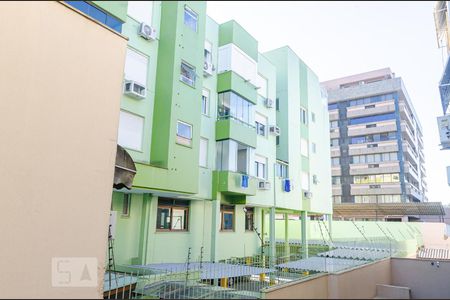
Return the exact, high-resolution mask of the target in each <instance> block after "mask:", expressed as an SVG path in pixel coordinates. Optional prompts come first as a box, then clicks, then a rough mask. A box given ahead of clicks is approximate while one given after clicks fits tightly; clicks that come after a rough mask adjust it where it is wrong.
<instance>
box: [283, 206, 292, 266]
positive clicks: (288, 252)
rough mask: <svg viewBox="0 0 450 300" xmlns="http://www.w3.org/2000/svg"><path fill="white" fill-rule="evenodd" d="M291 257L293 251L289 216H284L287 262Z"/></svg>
mask: <svg viewBox="0 0 450 300" xmlns="http://www.w3.org/2000/svg"><path fill="white" fill-rule="evenodd" d="M290 255H291V249H290V247H289V214H287V213H285V214H284V256H286V258H287V260H289V257H290Z"/></svg>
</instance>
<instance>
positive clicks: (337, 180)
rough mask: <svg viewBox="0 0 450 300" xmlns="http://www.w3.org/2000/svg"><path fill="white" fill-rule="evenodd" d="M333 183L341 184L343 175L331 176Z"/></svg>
mask: <svg viewBox="0 0 450 300" xmlns="http://www.w3.org/2000/svg"><path fill="white" fill-rule="evenodd" d="M331 183H332V184H341V177H340V176H331Z"/></svg>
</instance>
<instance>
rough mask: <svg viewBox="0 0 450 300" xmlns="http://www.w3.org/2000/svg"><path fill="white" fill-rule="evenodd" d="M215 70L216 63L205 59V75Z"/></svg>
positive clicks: (209, 74)
mask: <svg viewBox="0 0 450 300" xmlns="http://www.w3.org/2000/svg"><path fill="white" fill-rule="evenodd" d="M214 71H215V68H214V65H213V64H212V63H211V62H208V61H205V64H204V65H203V75H205V76H211V75H212V73H213V72H214Z"/></svg>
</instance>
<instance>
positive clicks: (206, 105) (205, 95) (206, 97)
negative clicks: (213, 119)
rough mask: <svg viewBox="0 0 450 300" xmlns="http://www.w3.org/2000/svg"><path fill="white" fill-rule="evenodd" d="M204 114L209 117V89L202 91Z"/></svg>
mask: <svg viewBox="0 0 450 300" xmlns="http://www.w3.org/2000/svg"><path fill="white" fill-rule="evenodd" d="M202 114H204V115H205V116H208V115H209V90H207V89H203V91H202Z"/></svg>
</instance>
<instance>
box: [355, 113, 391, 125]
mask: <svg viewBox="0 0 450 300" xmlns="http://www.w3.org/2000/svg"><path fill="white" fill-rule="evenodd" d="M391 119H395V113H389V114H383V115H375V116H368V117H361V118H354V119H349V120H348V124H349V125H356V124H363V123H370V122H380V121H386V120H391Z"/></svg>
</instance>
